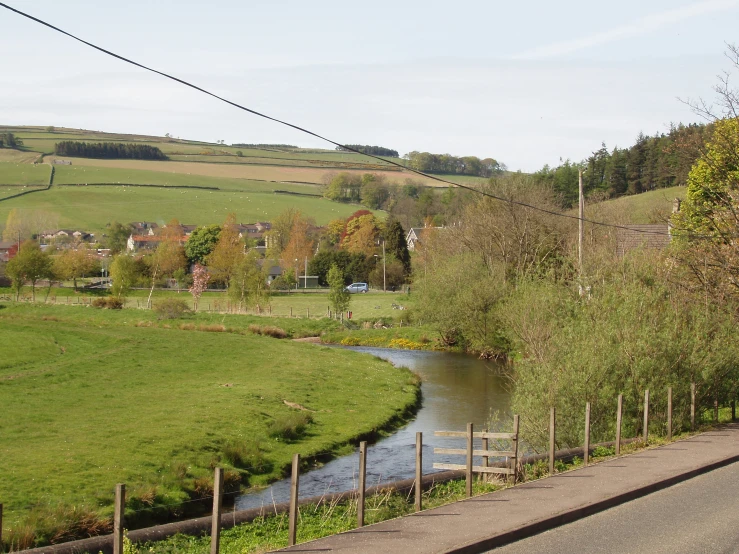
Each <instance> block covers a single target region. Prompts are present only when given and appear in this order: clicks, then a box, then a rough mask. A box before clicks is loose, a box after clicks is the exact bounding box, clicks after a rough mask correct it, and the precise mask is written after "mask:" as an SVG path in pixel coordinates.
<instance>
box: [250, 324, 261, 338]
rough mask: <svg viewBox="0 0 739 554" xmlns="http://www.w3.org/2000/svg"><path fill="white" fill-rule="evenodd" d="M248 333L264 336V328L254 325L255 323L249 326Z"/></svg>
mask: <svg viewBox="0 0 739 554" xmlns="http://www.w3.org/2000/svg"><path fill="white" fill-rule="evenodd" d="M247 331H249V332H250V333H252V334H254V335H261V334H262V328H261V327H260V326H259V325H254V324H253V323H252V324H251V325H249V327H248V328H247Z"/></svg>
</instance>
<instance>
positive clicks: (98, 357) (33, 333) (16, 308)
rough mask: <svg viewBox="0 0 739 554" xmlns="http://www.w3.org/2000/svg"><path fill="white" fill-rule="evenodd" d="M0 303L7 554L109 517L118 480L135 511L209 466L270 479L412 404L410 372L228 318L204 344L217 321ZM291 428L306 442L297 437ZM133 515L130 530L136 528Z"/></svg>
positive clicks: (166, 497) (171, 495) (172, 498)
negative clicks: (84, 518)
mask: <svg viewBox="0 0 739 554" xmlns="http://www.w3.org/2000/svg"><path fill="white" fill-rule="evenodd" d="M0 307H1V308H2V309H0V333H1V334H2V336H3V340H2V341H0V360H2V361H1V362H0V405H2V406H3V425H2V426H0V452H1V453H2V454H1V455H0V475H3V479H1V480H0V498H2V500H3V504H4V506H5V517H4V521H3V526H4V528H5V529H4V531H5V533H4V537H5V538H6V541H7V542H8V543H9V542H10V540H11V538H13V537H14V540H21V539H22V540H24V541H26V542H25V543H24V544H27V545H28V544H30V543H29V542H28V541H29V534H31V535H34V534H35V536H36V540H37V541H40V542H44V541H46V540H49V539H50V537H51V535H52V534H53V533H54V532H58V531H59V528H60V527H61V528H63V527H64V526H65V525H70V522H71V520H73V519H74V518H75V517H77V516H79V514H83V513H89V514H93V515H94V516H95V517H107V516H109V515H110V508H111V503H112V493H113V489H114V485H115V483H118V482H125V483H126V484H127V486H128V498H129V503H128V506H129V510H134V509H135V508H136V506H146V505H147V503H149V504H154V505H160V504H172V503H179V502H182V501H184V500H188V499H190V498H194V497H197V496H198V494H205V493H207V483H208V482H209V480H212V477H211V474H212V467H213V466H214V465H221V466H225V467H226V468H228V469H229V471H230V473H229V474H230V475H231V479H232V480H233V479H234V476H235V478H236V479H238V477H239V476H241V477H243V480H244V481H249V482H251V483H252V484H254V483H263V482H265V481H268V480H270V479H272V478H275V477H278V476H280V475H281V474H282V471H283V469H284V468H285V467H286V466H287V464H288V463H289V460H290V457H291V455H292V453H294V452H301V453H302V454H303V455H306V456H309V455H312V454H316V453H321V452H332V451H335V449H336V448H337V447H340V446H341V445H343V444H346V442H347V441H349V440H352V439H354V438H356V437H358V436H360V435H361V434H363V433H368V432H370V431H373V430H376V429H378V428H379V427H381V426H383V425H384V424H385V423H386V422H388V421H389V420H391V419H393V418H395V417H399V416H400V414H402V413H403V412H404V411H405V409H406V408H407V407H408V406H410V405H412V404H414V403H415V401H416V386H417V385H416V380H415V378H414V377H413V376H412V375H411V374H410V373H409V372H408V371H406V370H400V369H396V368H393V367H392V366H391V365H390V364H388V363H386V362H383V361H380V360H378V359H376V358H372V357H370V356H363V355H358V354H356V353H353V352H347V351H341V350H336V349H332V348H326V347H320V346H314V345H306V344H300V343H296V342H292V341H289V340H279V339H274V338H270V337H263V336H255V335H253V334H250V333H249V332H248V331H246V329H247V327H248V324H250V323H254V322H256V323H257V324H264V319H260V318H250V317H248V316H230V317H229V318H228V321H227V323H233V322H237V321H238V324H237V325H235V326H234V327H230V328H229V330H230V331H231V332H206V331H203V330H198V329H200V328H201V326H205V327H202V328H203V329H209V330H210V331H223V330H224V328H223V327H221V325H222V324H217V323H214V322H215V321H221V320H222V319H223V317H224V316H217V317H216V316H214V315H211V314H202V315H197V316H190V317H189V318H188V319H187V320H182V321H178V320H170V321H167V322H157V321H156V318H155V314H154V313H152V312H144V311H133V310H123V311H117V312H116V311H108V310H98V309H95V308H89V307H77V306H70V307H63V306H41V305H15V304H5V305H3V304H0ZM271 323H273V324H276V325H279V324H280V320H278V319H273V320H271ZM287 323H288V324H293V325H294V324H295V322H294V321H291V322H287ZM315 324H316V323H314V322H299V323H298V325H303V326H305V325H315ZM165 325H167V326H169V327H171V328H164V326H165ZM181 326H182V329H181V328H180V327H181ZM284 401H288V402H292V403H296V404H300V405H302V406H304V407H306V408H307V409H309V410H310V412H304V411H303V412H301V411H299V410H296V409H293V408H290V407H288V406H287V405H286V404H285V403H284ZM305 414H310V417H309V418H306V417H305ZM296 418H298V419H300V418H303V423H306V424H307V427H306V428H305V430H304V431H300V430H299V429H297V430H296V429H293V428H292V427H291V425H293V424H291V421H295V419H296ZM293 427H294V425H293ZM291 429H292V431H290V430H291ZM204 488H205V493H204V492H203V491H204ZM198 491H200V492H198ZM72 506H74V507H75V509H74V510H72V509H71V507H72ZM165 511H166V510H165ZM75 514H77V516H75ZM129 515H130V516H131V517H130V518H129V521H130V525H135V524H136V522H137V521H139V522H143V520H144V519H145V517H144V516H141V514H139V515H138V516H137V515H136V513H133V512H132V513H130V514H129ZM70 518H71V519H70ZM93 519H94V518H93ZM29 526H30V527H31V528H29ZM79 532H84V531H79V530H78V533H79ZM24 537H25V538H24Z"/></svg>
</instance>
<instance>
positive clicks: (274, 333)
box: [262, 325, 287, 339]
mask: <svg viewBox="0 0 739 554" xmlns="http://www.w3.org/2000/svg"><path fill="white" fill-rule="evenodd" d="M262 334H263V335H267V336H270V337H273V338H275V339H286V338H287V333H286V332H285V330H284V329H280V328H279V327H275V326H273V325H265V326H264V327H262Z"/></svg>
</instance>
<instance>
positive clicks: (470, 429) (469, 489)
mask: <svg viewBox="0 0 739 554" xmlns="http://www.w3.org/2000/svg"><path fill="white" fill-rule="evenodd" d="M473 441H474V437H473V425H472V423H468V424H467V469H466V471H465V484H466V485H467V498H471V497H472V447H473Z"/></svg>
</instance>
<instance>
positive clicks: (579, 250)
mask: <svg viewBox="0 0 739 554" xmlns="http://www.w3.org/2000/svg"><path fill="white" fill-rule="evenodd" d="M578 191H579V200H580V207H579V220H578V223H579V233H578V237H577V246H578V248H577V260H578V269H579V272H580V278H579V281H580V283H579V285H578V288H579V291H580V296H582V295H583V294H584V290H583V286H582V274H583V270H582V246H583V244H582V243H583V236H584V222H583V219H584V218H585V198H584V197H583V193H582V169H581V170H580V171H579V172H578Z"/></svg>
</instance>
